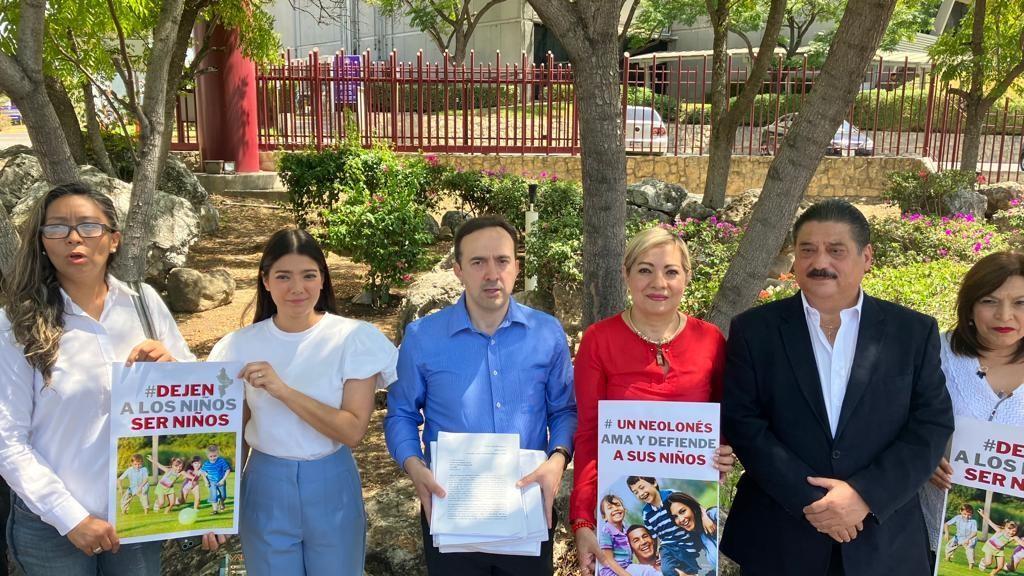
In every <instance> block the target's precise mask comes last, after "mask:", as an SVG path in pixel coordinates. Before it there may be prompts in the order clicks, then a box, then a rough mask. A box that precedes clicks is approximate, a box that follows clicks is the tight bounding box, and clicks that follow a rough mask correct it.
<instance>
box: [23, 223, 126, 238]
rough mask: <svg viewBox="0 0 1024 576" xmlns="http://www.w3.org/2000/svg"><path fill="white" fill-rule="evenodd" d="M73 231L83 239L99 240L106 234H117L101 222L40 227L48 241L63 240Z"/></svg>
mask: <svg viewBox="0 0 1024 576" xmlns="http://www.w3.org/2000/svg"><path fill="white" fill-rule="evenodd" d="M71 230H74V231H75V232H78V235H79V236H80V237H82V238H99V237H100V236H103V233H104V232H116V230H115V229H114V228H111V227H110V226H107V225H106V224H102V223H100V222H81V223H79V224H75V225H74V226H70V225H68V224H47V225H45V226H40V227H39V232H40V233H41V234H42V235H43V238H46V239H47V240H63V239H64V238H67V237H68V236H70V235H71Z"/></svg>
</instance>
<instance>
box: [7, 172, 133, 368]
mask: <svg viewBox="0 0 1024 576" xmlns="http://www.w3.org/2000/svg"><path fill="white" fill-rule="evenodd" d="M65 196H85V197H86V198H88V199H90V200H92V201H93V202H95V203H96V205H97V206H98V207H99V209H100V211H101V212H103V216H104V217H105V218H106V219H107V222H105V224H107V225H108V226H110V227H111V228H112V229H113V231H117V229H118V228H117V211H116V210H114V203H113V202H112V201H111V200H110V198H109V197H107V196H106V195H104V194H101V193H100V192H97V191H95V190H93V189H92V188H90V187H89V186H86V185H85V184H82V183H78V182H76V183H72V184H62V185H60V186H57V187H55V188H52V189H50V191H49V192H47V193H46V194H45V195H43V196H42V197H41V198H40V199H39V200H37V201H36V203H35V204H34V205H33V207H32V210H31V212H29V215H28V218H26V219H25V222H24V223H23V224H22V227H21V245H20V247H19V248H18V252H17V254H16V255H15V258H14V261H15V266H14V270H13V272H12V273H11V274H10V276H9V277H5V278H4V279H3V280H4V282H3V292H4V295H5V298H6V300H7V305H6V312H7V318H8V320H10V322H11V331H12V332H13V334H14V340H15V341H16V342H17V343H18V344H21V345H22V346H23V351H24V353H25V360H26V361H27V362H28V363H29V365H30V366H32V367H33V368H35V369H36V370H38V371H39V373H40V374H41V375H42V376H43V384H44V386H49V385H50V383H51V379H52V376H53V367H54V365H56V363H57V355H58V352H59V349H60V339H61V336H62V335H63V334H64V298H63V297H61V295H60V282H58V281H57V271H56V269H55V268H54V267H53V263H52V262H50V258H49V256H47V255H46V252H45V251H44V250H43V239H42V234H40V232H39V227H40V226H42V225H43V221H44V220H45V219H46V209H47V208H49V207H50V205H51V204H53V203H54V202H55V201H57V200H58V199H59V198H63V197H65ZM115 256H116V254H109V255H107V268H108V269H109V268H110V264H111V263H112V262H113V261H114V258H115Z"/></svg>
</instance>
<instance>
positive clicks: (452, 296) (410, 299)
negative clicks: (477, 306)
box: [395, 270, 462, 341]
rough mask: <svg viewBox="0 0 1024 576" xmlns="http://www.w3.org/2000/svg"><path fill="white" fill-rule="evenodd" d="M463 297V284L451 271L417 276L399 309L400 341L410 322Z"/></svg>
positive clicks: (431, 272)
mask: <svg viewBox="0 0 1024 576" xmlns="http://www.w3.org/2000/svg"><path fill="white" fill-rule="evenodd" d="M461 295H462V283H461V282H459V279H458V278H456V277H455V274H453V273H452V272H451V270H432V271H430V272H427V273H426V274H419V275H417V276H416V279H415V280H413V282H412V284H410V285H409V289H408V290H407V291H406V296H405V298H404V299H403V300H402V304H401V305H400V306H399V308H398V320H397V325H396V327H395V334H396V336H397V339H398V341H401V339H402V337H403V335H404V334H405V327H406V326H408V325H409V323H410V322H413V321H414V320H418V319H420V318H423V317H424V316H426V315H428V314H430V313H431V312H435V311H437V310H440V309H441V308H444V307H445V306H450V305H451V304H454V303H455V302H456V301H457V300H458V299H459V296H461Z"/></svg>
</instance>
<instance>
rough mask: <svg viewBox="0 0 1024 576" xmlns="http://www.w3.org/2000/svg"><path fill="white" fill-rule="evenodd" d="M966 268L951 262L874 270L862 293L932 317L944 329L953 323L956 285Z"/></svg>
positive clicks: (943, 261) (867, 279)
mask: <svg viewBox="0 0 1024 576" xmlns="http://www.w3.org/2000/svg"><path fill="white" fill-rule="evenodd" d="M969 268H970V264H967V263H964V262H958V261H955V260H935V261H933V262H918V263H913V264H908V265H906V266H899V267H895V268H885V267H879V268H874V269H872V270H871V272H870V273H868V275H867V276H865V277H864V284H863V286H864V292H865V293H867V294H870V295H871V296H874V297H876V298H881V299H883V300H889V301H892V302H896V303H897V304H902V305H903V306H906V307H908V308H912V309H914V310H917V311H918V312H921V313H922V314H927V315H929V316H933V317H934V318H935V319H936V320H938V322H939V328H940V329H942V330H948V329H950V328H951V327H952V326H953V322H954V321H955V320H956V295H957V286H959V285H960V281H961V280H962V279H963V277H964V274H966V273H967V270H968V269H969Z"/></svg>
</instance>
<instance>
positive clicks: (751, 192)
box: [718, 188, 761, 228]
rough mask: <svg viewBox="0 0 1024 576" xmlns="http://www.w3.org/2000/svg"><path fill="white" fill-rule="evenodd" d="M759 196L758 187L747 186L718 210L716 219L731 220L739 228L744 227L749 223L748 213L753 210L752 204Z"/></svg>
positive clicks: (759, 190)
mask: <svg viewBox="0 0 1024 576" xmlns="http://www.w3.org/2000/svg"><path fill="white" fill-rule="evenodd" d="M760 197H761V189H760V188H748V189H747V190H744V191H743V193H742V194H740V195H739V196H736V197H734V198H732V199H731V201H730V202H729V203H728V204H726V206H725V208H722V209H721V210H720V211H719V212H718V219H719V220H725V221H726V222H731V223H733V224H735V225H736V226H739V227H740V228H746V227H747V224H748V223H750V213H751V212H752V211H753V210H754V204H756V203H757V199H758V198H760Z"/></svg>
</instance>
